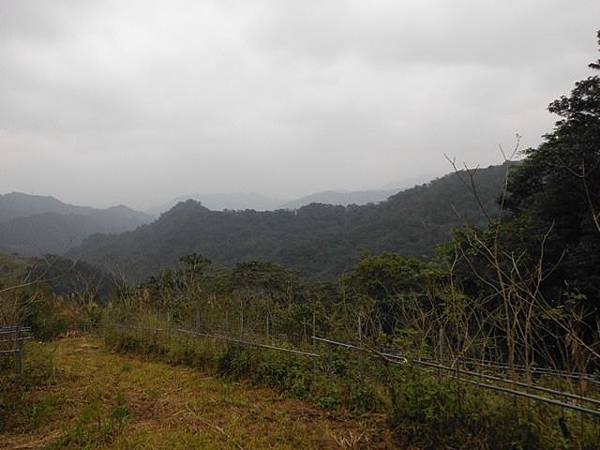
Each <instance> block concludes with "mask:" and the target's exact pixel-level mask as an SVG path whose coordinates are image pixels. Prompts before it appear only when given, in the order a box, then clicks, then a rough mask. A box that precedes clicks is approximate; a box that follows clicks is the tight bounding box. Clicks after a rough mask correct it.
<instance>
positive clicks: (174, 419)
mask: <svg viewBox="0 0 600 450" xmlns="http://www.w3.org/2000/svg"><path fill="white" fill-rule="evenodd" d="M28 350H29V352H31V353H32V356H31V358H30V362H29V365H30V368H31V369H34V368H35V370H36V374H35V376H34V377H32V379H30V382H31V383H33V386H32V388H31V390H29V391H28V392H25V393H24V394H22V395H23V398H22V399H20V401H21V403H20V404H19V405H18V406H16V407H15V408H14V410H13V411H12V412H11V414H10V415H9V416H8V417H7V418H6V419H7V422H4V423H2V422H1V421H0V443H1V444H0V446H1V447H2V448H3V449H13V448H14V449H18V448H19V449H24V448H30V449H37V448H48V449H61V448H94V449H128V448H170V449H190V448H211V449H239V448H244V449H265V448H277V449H297V448H306V449H313V448H323V449H336V448H343V446H341V445H339V443H342V442H345V441H347V442H351V443H356V444H357V447H358V446H360V447H364V446H365V445H369V446H370V447H372V448H393V446H392V445H391V443H389V442H386V440H385V435H384V436H379V435H377V434H375V433H374V429H377V428H380V429H381V427H376V426H375V425H376V424H377V422H376V420H375V419H374V418H372V417H371V418H366V417H365V418H363V420H357V419H356V418H352V417H349V416H348V415H342V414H334V413H332V412H331V411H327V410H324V409H322V408H318V407H315V406H312V405H309V404H307V403H306V402H301V401H297V400H293V399H286V398H282V397H281V395H280V394H278V393H277V392H275V391H273V390H270V389H265V388H257V387H252V386H249V385H244V384H237V385H234V384H231V383H230V382H228V381H226V380H222V379H219V378H216V377H213V376H211V375H210V374H205V373H202V372H198V371H197V370H193V369H189V368H185V367H173V366H169V365H166V364H164V363H160V362H153V361H143V360H140V359H136V358H133V357H131V356H127V355H115V354H114V353H112V352H110V351H108V350H107V349H106V348H105V347H104V345H103V343H102V341H101V340H99V339H96V338H90V337H82V338H73V337H71V338H66V339H62V340H59V341H57V342H55V343H53V344H47V345H41V346H40V345H38V344H35V345H31V346H30V347H29V348H28ZM49 355H51V359H50V358H48V356H49ZM32 365H33V366H34V367H32ZM0 376H1V375H0ZM44 376H46V377H47V378H44ZM3 381H6V380H5V379H4V380H3ZM14 394H17V392H14ZM1 395H2V394H1V392H0V396H1ZM1 407H2V405H0V409H1ZM364 419H367V420H364Z"/></svg>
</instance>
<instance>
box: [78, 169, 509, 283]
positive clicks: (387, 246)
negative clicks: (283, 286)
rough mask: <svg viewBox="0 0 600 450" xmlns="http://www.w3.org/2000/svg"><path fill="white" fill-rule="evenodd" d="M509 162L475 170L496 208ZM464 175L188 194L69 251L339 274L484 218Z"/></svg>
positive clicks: (430, 243) (141, 260)
mask: <svg viewBox="0 0 600 450" xmlns="http://www.w3.org/2000/svg"><path fill="white" fill-rule="evenodd" d="M509 168H510V165H509V163H507V164H504V165H501V166H490V167H488V168H486V169H481V170H479V171H478V172H477V174H476V176H475V182H476V184H477V186H478V194H479V200H480V201H481V203H482V204H483V205H484V207H485V209H486V212H487V214H488V215H493V214H495V213H496V212H497V210H498V204H497V199H498V197H499V195H500V192H501V190H502V188H503V185H504V180H505V175H506V172H507V170H509ZM459 176H462V177H463V178H464V177H467V175H466V174H465V173H459V174H458V175H457V174H449V175H446V176H444V177H441V178H439V179H436V180H433V181H431V182H430V183H428V184H425V185H421V186H415V187H414V188H411V189H408V190H405V191H402V192H399V193H397V194H395V195H393V196H391V197H390V198H389V199H388V200H386V201H383V202H380V203H378V204H367V205H363V206H358V205H352V206H347V207H345V206H335V205H324V204H316V203H313V204H311V205H308V206H303V207H301V208H299V209H296V210H277V211H264V212H259V211H251V210H246V211H211V210H209V209H208V208H206V207H204V206H203V205H201V204H200V203H198V202H196V201H193V200H188V201H185V202H181V203H178V204H177V205H176V206H175V207H174V208H172V209H171V210H169V211H168V212H166V213H164V214H162V215H161V217H160V218H159V219H158V220H157V221H155V222H153V223H151V224H149V225H145V226H143V227H140V228H138V229H137V230H135V231H129V232H126V233H123V234H119V235H111V236H108V235H100V234H98V235H94V236H90V237H89V238H87V239H85V240H84V242H83V243H82V245H81V246H80V247H78V248H74V249H73V250H71V251H69V252H68V256H71V257H73V258H79V259H83V260H85V261H88V262H90V263H92V264H97V265H99V266H102V267H104V268H106V269H110V270H113V271H116V272H117V273H119V274H122V275H124V276H126V277H127V278H128V279H129V280H130V281H140V280H142V279H144V278H145V277H147V276H148V275H152V274H155V273H157V272H158V271H160V270H162V269H165V268H168V267H173V266H174V265H176V264H177V261H178V259H179V257H181V256H183V255H186V254H189V253H192V252H197V253H201V254H203V255H205V256H207V257H209V258H211V259H213V260H215V261H216V262H218V263H223V264H235V263H238V262H242V261H248V260H265V261H272V262H276V263H280V264H284V265H287V266H290V267H292V268H295V269H296V270H297V271H299V272H300V273H302V274H304V275H308V276H313V277H317V278H331V277H333V276H336V275H338V274H340V273H342V272H344V271H345V270H348V269H349V268H350V267H352V265H353V264H355V263H356V261H357V260H358V259H359V258H360V255H361V254H363V253H364V252H374V253H379V252H382V251H395V252H399V253H401V254H404V255H422V256H426V255H431V254H432V253H433V252H434V249H435V246H436V245H439V244H441V243H443V242H445V241H446V240H447V239H448V238H449V237H450V234H451V230H452V229H453V228H455V227H458V226H460V225H463V224H464V223H469V224H472V225H475V226H484V225H485V224H486V223H487V221H486V214H483V213H482V211H481V209H480V205H479V202H478V201H477V200H476V199H475V198H474V196H473V195H472V193H471V192H470V191H469V189H468V188H467V187H466V186H465V184H464V179H463V180H460V179H459ZM459 214H460V215H459Z"/></svg>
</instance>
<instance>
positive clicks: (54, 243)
mask: <svg viewBox="0 0 600 450" xmlns="http://www.w3.org/2000/svg"><path fill="white" fill-rule="evenodd" d="M151 220H152V217H151V216H149V215H147V214H145V213H141V212H139V211H134V210H133V209H131V208H128V207H126V206H123V205H119V206H114V207H111V208H106V209H97V208H91V207H87V206H75V205H69V204H67V203H64V202H62V201H60V200H58V199H56V198H54V197H50V196H39V195H29V194H24V193H21V192H12V193H9V194H4V195H0V252H4V253H18V254H20V255H23V256H40V255H44V254H48V253H51V254H58V255H61V254H63V253H64V252H66V251H67V250H69V249H70V248H72V247H74V246H77V245H79V244H80V243H81V242H82V241H83V239H85V238H86V237H87V236H89V235H91V234H94V233H121V232H124V231H128V230H133V229H135V228H137V227H138V226H140V225H142V224H145V223H148V222H150V221H151Z"/></svg>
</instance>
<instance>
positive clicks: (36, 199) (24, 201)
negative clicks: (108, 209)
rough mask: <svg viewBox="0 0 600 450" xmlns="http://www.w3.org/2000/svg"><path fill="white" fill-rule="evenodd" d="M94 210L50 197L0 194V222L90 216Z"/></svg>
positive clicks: (13, 193)
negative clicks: (49, 216) (45, 216)
mask: <svg viewBox="0 0 600 450" xmlns="http://www.w3.org/2000/svg"><path fill="white" fill-rule="evenodd" d="M94 211H96V209H95V208H91V207H88V206H75V205H69V204H67V203H64V202H61V201H60V200H58V199H56V198H54V197H51V196H42V195H31V194H25V193H23V192H10V193H8V194H0V222H8V221H9V220H12V219H17V218H19V217H27V216H33V215H35V214H44V213H58V214H91V213H92V212H94Z"/></svg>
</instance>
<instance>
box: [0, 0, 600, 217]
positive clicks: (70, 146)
mask: <svg viewBox="0 0 600 450" xmlns="http://www.w3.org/2000/svg"><path fill="white" fill-rule="evenodd" d="M598 17H600V4H599V3H598V2H597V1H591V0H582V1H579V2H569V3H567V2H562V1H558V0H551V1H543V0H535V1H534V0H527V1H522V2H518V3H516V2H515V3H512V2H503V3H498V2H488V1H482V2H476V3H473V2H467V1H458V2H452V4H449V3H448V2H443V1H441V0H438V1H427V2H422V1H407V2H402V3H400V2H393V1H387V0H386V1H378V2H374V3H369V4H367V3H365V2H359V1H345V2H342V1H331V2H316V1H307V2H301V3H298V2H289V1H281V0H280V1H275V0H257V1H252V2H248V1H246V2H241V1H234V0H228V1H204V2H191V1H183V0H178V1H170V2H166V1H141V0H138V1H129V2H117V1H89V2H72V1H68V0H57V1H53V2H43V1H33V0H22V1H18V2H9V3H4V4H3V5H2V6H0V56H1V57H2V59H3V70H2V72H1V74H0V96H1V98H2V99H3V101H2V103H0V156H1V158H2V159H1V164H0V192H12V191H21V192H26V193H31V194H36V195H52V196H54V197H56V198H59V199H60V200H62V201H65V202H68V203H72V204H80V205H90V206H96V207H106V206H111V205H115V204H126V205H128V206H130V207H133V208H136V209H140V210H146V209H148V208H150V207H153V206H157V205H160V204H161V203H164V202H167V201H169V200H171V199H173V198H176V197H180V196H185V195H189V194H190V193H196V192H197V193H200V194H217V193H237V192H253V193H257V194H261V195H266V196H269V197H276V198H281V199H284V200H290V199H294V198H298V197H302V196H304V195H307V194H311V193H314V192H318V191H325V190H342V189H343V190H350V191H352V190H365V189H382V188H384V186H389V185H390V184H394V183H403V180H407V179H415V178H419V177H421V178H423V177H424V178H427V177H429V176H431V177H432V178H433V177H435V176H438V175H441V174H443V173H447V172H449V171H450V169H451V168H450V167H449V165H448V162H447V161H446V160H445V159H444V154H445V153H446V154H449V155H451V156H455V157H456V158H457V159H458V160H459V161H466V162H467V163H469V164H471V165H480V166H482V167H485V166H488V165H490V164H498V163H500V162H502V157H501V154H500V152H499V150H498V145H499V144H501V145H503V146H504V147H507V148H509V147H511V146H512V145H513V144H514V136H515V133H519V134H520V135H522V136H523V138H522V146H523V147H528V146H536V145H537V144H538V143H539V142H540V140H541V136H542V135H543V134H545V133H547V132H550V131H551V129H552V126H553V123H554V121H555V117H553V116H551V115H550V114H549V113H548V112H547V111H546V106H547V104H548V103H549V102H550V101H552V100H553V99H555V98H556V97H558V96H560V95H562V94H567V93H568V92H569V91H570V90H571V89H572V87H573V80H577V79H582V78H584V77H585V76H587V75H588V72H586V70H585V67H586V65H587V64H588V63H589V62H590V61H592V60H594V59H595V58H596V40H595V32H596V29H597V26H598V25H597V23H596V22H597V18H598ZM431 174H436V175H433V176H432V175H431Z"/></svg>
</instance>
